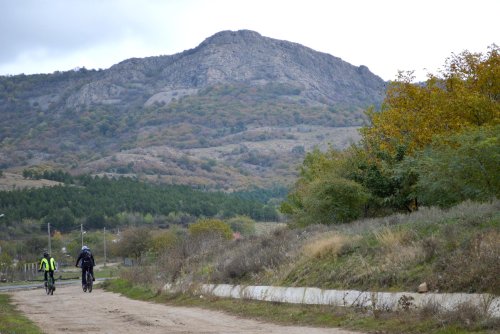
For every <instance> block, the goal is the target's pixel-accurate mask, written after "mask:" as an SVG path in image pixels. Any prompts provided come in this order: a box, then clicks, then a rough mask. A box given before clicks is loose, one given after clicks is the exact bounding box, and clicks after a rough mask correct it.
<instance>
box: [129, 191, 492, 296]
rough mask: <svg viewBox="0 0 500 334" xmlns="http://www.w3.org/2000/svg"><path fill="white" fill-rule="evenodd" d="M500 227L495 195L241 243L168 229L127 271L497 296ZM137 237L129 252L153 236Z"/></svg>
mask: <svg viewBox="0 0 500 334" xmlns="http://www.w3.org/2000/svg"><path fill="white" fill-rule="evenodd" d="M205 224H206V223H204V222H203V223H202V224H201V225H200V227H203V226H205ZM217 224H218V225H219V224H221V223H220V222H218V223H217ZM499 224H500V201H498V200H495V201H492V202H490V203H473V202H464V203H462V204H460V205H457V206H455V207H453V208H450V209H439V208H421V209H420V210H419V211H417V212H414V213H411V214H394V215H390V216H387V217H383V218H374V219H364V220H358V221H355V222H352V223H350V224H344V225H330V226H325V225H311V226H308V227H306V228H295V229H290V228H289V227H284V228H278V229H276V230H274V231H273V232H270V233H266V234H264V235H260V236H257V235H253V236H250V237H244V238H241V239H228V238H227V237H225V235H224V234H221V233H225V232H220V233H215V232H214V231H212V230H203V229H193V231H194V233H193V231H185V232H182V231H178V232H175V231H168V232H165V235H164V236H160V235H158V236H156V237H155V238H156V239H155V240H156V241H155V243H154V245H155V248H154V251H152V250H151V249H149V250H148V248H147V247H146V248H143V252H144V254H149V256H147V257H143V262H142V267H141V268H140V269H137V268H132V269H130V270H124V271H122V273H121V277H124V278H127V279H129V280H131V281H133V282H140V283H143V284H150V285H153V286H162V285H163V284H165V283H170V284H172V285H180V286H190V285H198V284H201V283H227V284H252V285H279V286H308V287H318V288H324V289H359V290H367V291H417V288H418V286H419V285H420V284H421V283H423V282H426V283H427V286H428V288H429V289H430V290H431V291H439V292H469V293H470V292H477V293H493V294H497V295H498V294H500V290H499V287H500V264H499V263H498V258H499V257H500V245H499V243H498V238H499V237H500V232H499ZM223 231H225V229H224V230H223ZM138 235H139V234H138V233H132V234H131V235H130V237H129V239H126V238H124V239H123V240H122V242H123V243H124V245H127V246H126V248H127V249H128V250H129V251H132V250H134V249H135V248H134V247H135V246H134V243H133V240H135V239H140V240H144V239H145V237H136V236H138ZM127 240H128V241H127Z"/></svg>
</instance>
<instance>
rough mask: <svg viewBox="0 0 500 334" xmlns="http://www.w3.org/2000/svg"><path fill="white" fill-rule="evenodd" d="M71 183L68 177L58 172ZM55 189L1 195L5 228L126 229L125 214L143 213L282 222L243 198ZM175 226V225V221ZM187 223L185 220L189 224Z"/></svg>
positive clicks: (155, 189) (94, 180)
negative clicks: (31, 224) (35, 223)
mask: <svg viewBox="0 0 500 334" xmlns="http://www.w3.org/2000/svg"><path fill="white" fill-rule="evenodd" d="M53 176H55V177H56V178H60V177H62V178H63V179H67V175H66V174H65V173H60V172H54V173H53ZM67 181H68V182H69V183H66V184H62V185H59V186H54V187H44V188H38V189H24V190H13V191H1V192H0V210H1V212H2V213H4V214H5V217H4V218H5V219H3V220H2V221H1V222H0V224H3V225H5V224H10V225H15V224H16V223H20V222H22V221H23V220H33V219H34V220H39V221H41V222H43V223H51V226H53V227H54V228H55V229H57V230H60V231H70V230H73V229H74V228H75V227H76V226H78V224H80V223H84V224H85V225H86V226H87V227H88V228H102V227H113V226H116V225H119V224H123V223H126V220H124V219H120V217H123V216H124V213H138V214H141V215H142V217H143V218H144V217H151V218H148V219H140V220H136V221H140V222H143V223H147V222H152V221H153V217H155V216H170V217H172V216H175V217H177V218H178V220H179V221H180V222H182V219H181V218H179V217H182V215H185V216H191V217H220V218H228V217H234V216H238V215H244V216H248V217H251V218H253V219H255V220H260V221H275V220H277V219H278V214H277V211H276V208H275V207H274V206H272V205H268V204H266V203H263V202H262V201H259V200H258V199H257V198H255V199H250V198H245V197H246V196H242V194H241V193H238V194H228V193H223V192H209V191H202V190H196V189H192V188H190V187H188V186H180V185H154V184H149V183H144V182H140V181H137V180H134V179H131V178H117V179H113V178H107V177H91V176H88V175H85V176H79V177H76V178H74V177H71V178H69V179H67ZM172 220H173V219H172ZM184 221H185V220H184Z"/></svg>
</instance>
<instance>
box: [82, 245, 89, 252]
mask: <svg viewBox="0 0 500 334" xmlns="http://www.w3.org/2000/svg"><path fill="white" fill-rule="evenodd" d="M84 250H90V248H88V247H87V246H83V247H82V251H84Z"/></svg>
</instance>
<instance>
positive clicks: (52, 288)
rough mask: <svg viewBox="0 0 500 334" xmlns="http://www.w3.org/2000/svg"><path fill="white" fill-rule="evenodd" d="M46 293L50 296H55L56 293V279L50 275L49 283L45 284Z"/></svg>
mask: <svg viewBox="0 0 500 334" xmlns="http://www.w3.org/2000/svg"><path fill="white" fill-rule="evenodd" d="M45 283H46V284H45V292H46V293H47V294H48V295H53V294H54V291H56V283H55V281H54V277H52V276H50V275H48V277H47V282H45Z"/></svg>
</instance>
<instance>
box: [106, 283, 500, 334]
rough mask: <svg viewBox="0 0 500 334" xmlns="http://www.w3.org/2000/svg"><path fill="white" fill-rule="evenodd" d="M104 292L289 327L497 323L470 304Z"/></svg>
mask: <svg viewBox="0 0 500 334" xmlns="http://www.w3.org/2000/svg"><path fill="white" fill-rule="evenodd" d="M102 286H103V288H104V289H106V290H108V291H112V292H116V293H120V294H123V295H124V296H127V297H129V298H134V299H139V300H146V301H153V302H157V303H166V304H169V305H175V306H188V307H190V306H191V307H193V306H196V307H202V308H206V309H211V310H217V311H223V312H226V313H229V314H233V315H236V316H239V317H246V318H253V319H258V320H260V321H268V322H272V323H277V324H281V325H288V326H292V325H293V326H314V327H340V328H344V329H351V330H359V331H366V332H373V331H376V332H384V333H440V334H451V333H453V334H460V333H478V334H479V333H481V334H483V333H484V334H487V333H495V332H496V331H497V330H498V329H499V328H500V323H499V322H498V320H495V319H490V318H487V317H485V316H484V315H483V314H481V313H480V312H478V310H477V309H475V308H473V307H469V306H467V305H464V306H462V307H461V308H458V309H457V310H455V311H449V312H437V311H436V309H432V306H431V305H429V307H428V308H425V309H422V310H419V311H415V310H413V311H410V310H401V311H398V312H375V313H374V312H373V311H372V310H370V309H363V308H347V307H333V306H326V305H297V304H287V303H271V302H262V301H255V300H249V299H244V300H239V299H226V298H216V297H213V296H207V295H200V294H192V293H185V294H168V293H165V292H162V291H160V290H154V289H151V288H148V287H146V286H144V285H134V284H132V283H130V282H129V281H126V280H123V279H116V280H108V281H106V282H104V283H103V284H102Z"/></svg>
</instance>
